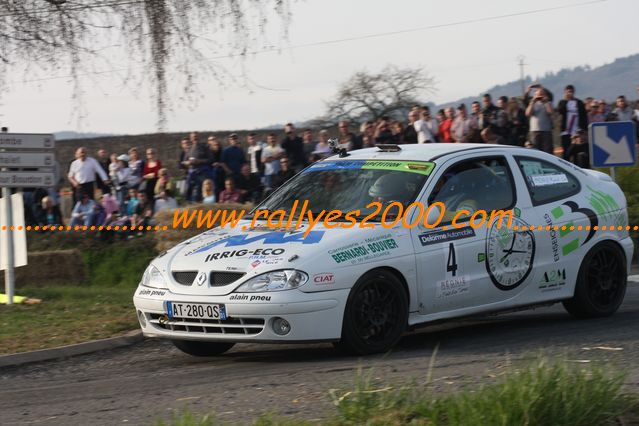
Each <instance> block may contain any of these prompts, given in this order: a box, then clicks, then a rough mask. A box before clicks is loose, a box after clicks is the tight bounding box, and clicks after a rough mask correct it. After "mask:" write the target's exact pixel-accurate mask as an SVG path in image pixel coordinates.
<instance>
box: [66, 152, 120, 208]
mask: <svg viewBox="0 0 639 426" xmlns="http://www.w3.org/2000/svg"><path fill="white" fill-rule="evenodd" d="M96 175H97V176H100V178H101V179H102V181H103V182H104V183H106V184H109V183H110V181H109V177H108V176H107V174H106V173H105V172H104V169H102V166H101V165H100V163H98V162H97V161H96V159H95V158H92V157H88V156H87V149H86V148H85V147H80V148H78V149H77V150H76V152H75V160H73V161H72V162H71V165H70V167H69V174H68V176H69V181H70V182H71V186H73V189H74V191H75V192H76V193H77V195H76V197H75V198H74V200H76V201H80V200H79V198H77V197H78V196H79V195H80V192H79V191H82V192H83V193H85V194H86V195H87V196H88V197H89V198H90V199H93V197H94V189H95V186H94V185H95V177H96Z"/></svg>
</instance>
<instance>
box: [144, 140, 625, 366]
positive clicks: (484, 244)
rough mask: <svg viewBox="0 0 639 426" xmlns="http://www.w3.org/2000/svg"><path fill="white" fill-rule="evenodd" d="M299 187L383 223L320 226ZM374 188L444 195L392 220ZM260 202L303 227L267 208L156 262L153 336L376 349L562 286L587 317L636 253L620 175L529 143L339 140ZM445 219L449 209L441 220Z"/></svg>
mask: <svg viewBox="0 0 639 426" xmlns="http://www.w3.org/2000/svg"><path fill="white" fill-rule="evenodd" d="M342 154H344V153H342ZM296 200H298V201H299V202H300V203H301V201H303V200H308V206H307V208H308V209H309V210H311V211H312V212H313V213H314V214H317V213H318V212H320V211H321V210H325V211H326V212H328V211H330V210H334V209H338V210H341V211H342V212H353V211H357V212H358V213H360V214H359V215H357V217H355V219H357V220H361V219H366V220H365V222H364V225H365V226H367V227H366V228H360V227H359V224H358V225H357V226H354V227H350V228H349V227H348V225H350V224H349V223H348V221H347V220H346V219H344V218H343V217H342V218H340V219H337V220H335V221H332V222H331V221H328V222H327V223H326V224H324V223H322V222H319V223H318V224H317V225H315V226H314V227H312V229H310V231H309V229H308V227H309V226H310V224H309V222H308V220H303V219H300V213H299V204H298V203H296ZM372 201H379V202H380V203H383V204H384V205H388V203H391V202H392V203H395V207H397V209H399V206H398V205H399V204H401V205H402V206H403V207H408V206H409V205H410V204H411V203H413V202H420V203H423V205H424V206H426V207H427V206H431V205H437V206H438V207H437V208H431V209H429V211H428V214H426V213H424V212H423V211H421V210H420V209H419V208H416V207H415V208H412V209H410V211H409V213H408V214H407V215H406V216H405V217H404V219H403V220H402V221H398V222H397V223H396V224H395V225H394V226H390V225H389V222H392V221H393V220H395V219H396V217H394V216H393V215H392V214H390V213H388V211H387V214H386V215H383V214H382V213H381V212H376V211H372V210H371V208H367V207H366V206H367V205H368V204H369V203H371V202H372ZM437 203H443V205H445V207H446V209H445V210H443V209H441V208H440V207H439V206H440V205H442V204H437ZM293 207H295V210H297V211H293V212H292V211H291V210H293ZM258 209H262V210H267V211H268V212H269V213H270V212H275V211H277V210H278V209H282V210H284V211H286V212H287V213H286V216H285V217H280V218H279V219H284V220H285V221H286V222H287V223H286V224H288V225H289V229H272V228H271V229H269V228H267V227H266V226H265V221H264V220H259V221H257V222H256V223H257V226H255V227H254V228H252V229H250V225H251V219H250V218H249V217H247V219H246V220H242V221H241V222H240V223H239V225H238V226H236V227H235V228H229V227H227V228H224V229H222V228H215V229H211V230H208V231H206V232H204V233H202V234H200V235H198V236H196V237H194V238H191V239H190V240H187V241H185V242H183V243H181V244H178V245H177V246H176V247H174V248H172V249H171V250H169V251H167V252H165V253H162V254H161V255H160V256H158V257H157V258H156V259H154V260H153V261H152V262H151V264H150V265H149V267H148V268H147V270H146V271H145V273H144V276H143V278H142V281H141V282H140V285H139V286H138V289H137V290H136V292H135V296H134V303H135V307H136V310H137V315H138V318H139V322H140V325H141V327H142V330H143V332H144V334H145V335H146V336H148V337H159V338H165V339H170V340H172V341H173V342H174V343H175V345H176V346H177V347H178V348H179V349H181V350H182V351H184V352H186V353H189V354H192V355H197V356H208V355H215V354H220V353H222V352H224V351H226V350H228V349H229V348H230V347H231V346H233V344H235V343H241V342H281V343H290V342H312V341H315V342H317V341H333V342H336V343H337V344H338V345H339V346H341V347H343V348H345V349H347V350H349V351H350V352H353V353H358V354H366V353H373V352H379V351H386V350H388V349H389V348H390V347H391V346H392V345H394V344H395V343H396V342H397V341H398V340H399V338H400V337H401V335H402V333H403V332H405V331H406V330H408V329H411V328H413V327H414V326H416V325H418V324H424V323H428V322H431V321H436V320H442V319H447V318H457V317H462V316H468V315H475V314H481V313H487V312H498V311H508V310H512V309H516V308H521V307H527V306H535V305H541V304H548V303H552V302H559V301H561V302H563V304H564V306H565V307H566V309H567V310H568V312H570V313H571V314H573V315H575V316H577V317H597V316H606V315H611V314H613V313H614V312H615V311H616V310H617V308H618V307H619V305H620V304H621V302H622V300H623V298H624V294H625V290H626V281H627V275H628V270H629V264H630V259H631V258H632V252H633V243H632V241H631V239H630V237H629V233H628V229H629V227H628V216H627V207H626V200H625V197H624V195H623V193H622V191H621V190H620V189H619V187H618V186H617V185H616V184H615V183H614V182H613V181H612V180H611V179H610V178H609V177H608V176H607V175H605V174H603V173H600V172H596V171H591V170H583V169H581V168H578V167H576V166H574V165H572V164H570V163H568V162H566V161H563V160H561V159H559V158H556V157H553V156H551V155H548V154H545V153H542V152H539V151H536V150H530V149H524V148H516V147H507V146H497V145H474V144H444V143H442V144H425V145H401V146H396V145H389V146H382V147H378V148H369V149H363V150H358V151H354V152H351V153H350V154H349V155H346V156H344V155H334V156H331V157H329V158H327V159H324V160H322V161H320V162H317V163H315V164H313V165H311V166H309V167H308V168H306V169H305V170H303V171H302V172H300V173H299V174H298V175H297V176H295V177H294V178H293V179H291V180H290V181H288V182H287V183H286V184H285V185H284V186H282V187H281V188H280V189H278V190H277V191H276V192H275V193H273V194H272V195H271V196H270V197H269V198H268V199H267V200H266V201H264V202H263V203H262V204H261V205H260V206H258ZM479 210H484V211H487V212H492V211H496V210H512V222H511V226H507V225H505V224H503V223H501V224H500V223H498V221H497V220H495V221H493V223H492V224H490V225H489V226H487V225H484V226H479V227H471V226H470V224H469V223H468V219H469V218H468V216H469V215H474V217H475V219H476V220H475V222H474V223H475V225H476V224H477V223H478V222H479V219H480V218H481V216H478V215H475V212H477V211H479ZM384 216H385V217H384ZM422 216H423V217H422ZM454 217H456V218H457V219H460V218H461V220H457V221H456V222H455V224H454V226H453V223H452V219H453V218H454ZM433 218H435V219H437V218H441V219H442V220H441V223H440V224H439V225H438V226H437V227H430V225H431V224H433V223H435V222H436V221H435V220H433ZM464 218H465V220H464ZM350 219H351V220H352V219H354V216H353V215H351V217H350ZM382 220H383V221H384V223H385V224H386V225H385V226H382ZM487 223H488V221H487ZM271 224H272V222H271ZM413 225H414V226H413ZM531 227H533V228H532V229H531ZM296 228H297V229H296ZM307 231H308V235H307V236H306V237H304V233H306V232H307Z"/></svg>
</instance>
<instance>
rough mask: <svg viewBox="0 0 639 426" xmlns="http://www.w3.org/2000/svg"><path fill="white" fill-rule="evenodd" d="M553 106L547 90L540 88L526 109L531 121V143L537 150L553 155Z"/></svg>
mask: <svg viewBox="0 0 639 426" xmlns="http://www.w3.org/2000/svg"><path fill="white" fill-rule="evenodd" d="M552 113H553V109H552V105H551V104H550V100H549V99H548V95H547V94H546V89H544V88H543V87H540V88H539V89H537V91H536V92H535V96H534V97H533V98H532V99H531V100H530V103H529V104H528V107H527V108H526V116H527V117H528V118H529V119H530V133H531V142H532V144H533V146H534V147H535V148H536V149H539V150H541V151H544V152H547V153H548V154H553V153H554V152H553V151H554V146H553V142H552Z"/></svg>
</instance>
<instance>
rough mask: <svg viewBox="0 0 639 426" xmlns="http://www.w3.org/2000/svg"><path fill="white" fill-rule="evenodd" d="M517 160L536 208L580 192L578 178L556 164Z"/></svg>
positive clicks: (535, 159)
mask: <svg viewBox="0 0 639 426" xmlns="http://www.w3.org/2000/svg"><path fill="white" fill-rule="evenodd" d="M515 160H517V164H518V165H519V170H521V173H522V174H523V175H524V180H525V181H526V186H527V187H528V192H529V193H530V198H531V199H532V202H533V205H535V206H537V205H540V204H546V203H550V202H552V201H557V200H560V199H562V198H568V197H570V196H572V195H575V194H576V193H578V192H579V190H580V185H579V181H578V180H577V178H575V177H574V176H573V175H571V174H570V173H568V172H567V171H566V170H564V169H563V168H561V167H559V166H557V165H555V164H552V163H550V162H548V161H544V160H540V159H538V158H532V157H515Z"/></svg>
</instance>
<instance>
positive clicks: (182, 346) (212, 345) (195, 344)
mask: <svg viewBox="0 0 639 426" xmlns="http://www.w3.org/2000/svg"><path fill="white" fill-rule="evenodd" d="M173 344H174V345H175V347H176V348H178V349H179V350H181V351H182V352H184V353H186V354H189V355H193V356H215V355H221V354H223V353H224V352H226V351H228V350H229V349H231V348H232V347H233V345H235V343H227V342H200V341H195V340H173Z"/></svg>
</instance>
